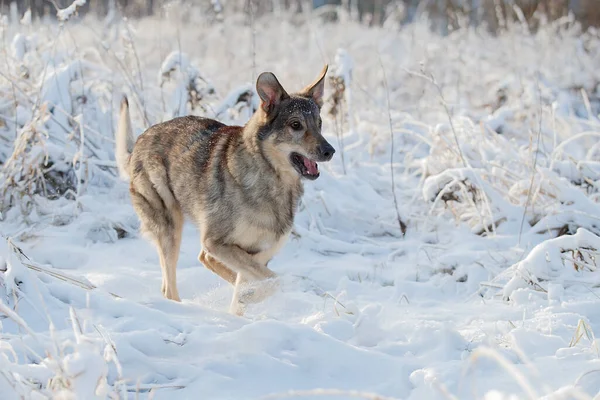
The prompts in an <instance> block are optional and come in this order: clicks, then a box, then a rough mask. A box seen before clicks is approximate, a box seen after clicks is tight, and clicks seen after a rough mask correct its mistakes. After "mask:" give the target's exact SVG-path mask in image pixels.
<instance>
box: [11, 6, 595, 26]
mask: <svg viewBox="0 0 600 400" xmlns="http://www.w3.org/2000/svg"><path fill="white" fill-rule="evenodd" d="M71 3H72V1H71V0H18V1H12V0H1V1H0V12H2V14H7V13H8V12H9V8H10V7H11V4H12V7H13V13H18V14H19V15H23V14H24V13H25V12H26V11H27V10H28V9H30V10H31V16H32V18H55V17H56V12H55V10H56V8H64V7H66V6H68V5H70V4H71ZM165 3H166V2H165V0H88V1H87V2H86V4H84V5H82V6H81V7H79V8H78V12H79V13H80V14H87V13H95V14H97V16H100V17H106V16H108V15H111V13H113V12H115V11H117V12H121V13H123V15H125V16H127V17H133V18H140V17H144V16H153V15H157V14H160V13H161V12H163V11H162V10H163V8H164V7H163V6H164V4H165ZM172 3H173V2H169V4H172ZM176 3H178V4H179V5H180V6H182V7H191V6H198V5H203V6H204V7H205V10H206V13H207V14H213V13H216V14H223V15H226V14H228V13H238V12H240V11H243V12H246V13H248V14H253V15H254V16H261V15H264V14H266V13H271V12H275V13H276V12H281V11H288V12H289V11H291V12H298V13H302V12H303V11H307V10H310V9H313V10H314V9H321V11H322V13H321V15H322V16H323V18H325V19H329V20H332V21H335V20H336V19H337V18H339V15H338V14H339V12H340V11H339V9H340V8H341V9H343V10H346V11H347V12H348V13H349V15H350V16H351V17H352V18H353V19H355V20H357V21H360V22H362V23H365V24H367V25H370V26H376V25H380V26H381V25H384V24H386V23H387V24H398V25H405V24H409V23H411V22H413V21H414V19H415V18H417V17H418V16H420V15H423V14H426V15H427V16H428V18H429V19H430V21H431V24H432V25H433V27H434V28H435V29H436V30H438V31H439V32H440V33H446V32H448V31H449V30H452V29H453V28H454V29H456V28H458V27H459V26H461V24H468V25H470V26H480V25H482V24H484V25H485V26H486V27H488V29H489V30H490V31H491V32H496V31H497V30H498V29H499V28H501V27H502V26H503V25H504V24H505V23H506V21H511V20H523V19H524V20H526V21H527V22H528V23H529V24H530V25H531V26H530V27H531V28H533V29H535V27H536V25H537V24H538V23H539V19H538V18H535V17H537V16H544V17H545V18H547V20H549V21H553V20H557V19H559V18H562V17H565V16H568V15H569V14H571V15H572V17H574V18H575V19H576V20H577V21H579V22H580V23H581V25H582V27H583V28H584V29H585V28H588V27H596V26H598V25H599V24H600V7H599V4H598V0H312V1H310V0H179V1H177V2H176ZM331 6H342V7H335V8H332V7H331ZM216 20H220V19H219V18H217V19H216Z"/></svg>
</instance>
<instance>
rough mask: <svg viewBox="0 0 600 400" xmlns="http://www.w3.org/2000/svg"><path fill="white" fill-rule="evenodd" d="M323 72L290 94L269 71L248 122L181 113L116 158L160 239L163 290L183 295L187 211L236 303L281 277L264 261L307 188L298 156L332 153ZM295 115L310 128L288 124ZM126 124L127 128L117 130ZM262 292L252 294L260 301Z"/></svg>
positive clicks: (147, 227)
mask: <svg viewBox="0 0 600 400" xmlns="http://www.w3.org/2000/svg"><path fill="white" fill-rule="evenodd" d="M324 71H326V69H324ZM323 78H324V72H323V73H322V77H321V79H320V80H318V81H317V82H316V83H315V84H313V86H309V87H308V88H307V89H305V91H304V92H302V93H301V94H300V95H292V96H290V95H287V93H285V91H284V90H283V88H281V87H280V85H279V83H278V82H277V81H276V79H275V78H274V76H272V78H271V76H266V77H265V75H263V78H262V81H261V78H259V83H258V84H257V85H259V86H258V88H259V89H260V90H262V92H261V93H260V94H261V98H263V102H262V105H261V106H262V109H261V110H259V111H257V112H256V113H255V114H254V116H253V117H252V119H251V120H250V121H249V122H248V124H246V126H244V127H240V126H226V125H224V124H222V123H220V122H218V121H215V120H211V119H207V118H200V117H194V116H187V117H179V118H175V119H172V120H170V121H167V122H163V123H160V124H157V125H154V126H152V127H150V128H149V129H148V130H146V131H145V132H144V133H143V134H142V135H140V136H139V138H138V139H137V142H136V143H135V146H134V149H133V152H132V153H131V155H130V156H129V158H128V159H127V162H126V165H124V166H122V165H123V164H124V163H123V162H122V163H119V166H122V168H125V169H126V171H122V175H127V176H129V177H130V193H131V198H132V203H133V205H134V208H135V210H136V212H137V214H138V216H139V217H140V220H141V223H142V230H143V231H144V232H145V233H146V234H148V235H149V236H150V238H151V239H152V240H153V241H154V242H155V244H156V246H157V249H158V253H159V257H160V263H161V267H162V270H163V286H162V292H163V294H164V296H165V297H167V298H169V299H173V300H179V293H178V291H177V286H176V274H175V268H176V264H177V260H178V256H179V247H180V243H181V232H182V229H183V221H184V216H188V217H190V218H191V219H192V220H193V221H194V222H195V223H196V225H197V226H198V227H199V228H200V234H201V241H202V247H203V249H202V252H201V253H200V255H199V259H200V261H201V262H202V263H203V264H205V265H206V266H207V268H209V269H210V270H212V271H213V272H215V273H216V274H218V275H219V276H221V277H222V278H223V279H225V280H227V281H228V282H230V283H235V285H236V292H235V293H236V294H235V295H234V302H233V303H235V302H236V301H238V300H239V299H237V297H238V296H239V295H240V294H239V293H238V291H239V286H240V285H242V284H245V283H247V282H251V281H261V280H265V279H268V278H273V277H275V273H273V271H271V270H270V269H269V268H267V263H268V262H269V261H270V260H271V258H272V257H273V256H274V255H275V254H276V253H277V252H278V251H279V249H280V248H281V247H282V246H283V245H284V244H285V241H286V239H287V237H288V235H289V232H290V231H291V229H292V225H293V221H294V215H295V212H296V208H297V205H298V201H299V199H300V196H302V193H303V185H302V181H301V174H300V172H299V171H300V169H298V168H303V167H302V166H301V165H300V164H302V163H300V164H298V165H300V167H298V165H296V166H294V165H293V164H292V161H291V158H290V157H291V154H292V152H299V153H302V154H306V156H303V157H306V158H308V157H310V159H317V160H324V161H328V160H329V159H330V158H331V156H332V155H333V151H334V150H333V148H332V147H331V146H330V145H329V144H328V143H327V142H326V141H325V139H324V138H323V137H322V136H321V134H320V116H319V108H320V104H321V103H320V100H321V96H322V84H323V83H322V82H323ZM317 85H318V86H317ZM317 89H318V90H320V91H317ZM124 113H127V117H128V109H127V103H126V102H123V106H122V110H121V114H122V115H121V121H125V122H126V123H127V122H128V118H125V115H124ZM290 121H292V122H290ZM295 121H296V122H297V121H300V123H301V125H302V127H303V129H304V131H303V132H304V134H303V135H301V132H302V131H299V130H297V129H296V130H293V129H292V128H290V127H289V126H288V124H290V123H293V122H295ZM292 126H296V127H297V126H298V125H297V124H296V125H292ZM125 131H131V129H130V127H128V126H125V127H120V128H119V132H125ZM125 138H126V136H124V135H122V134H121V135H120V138H118V140H121V141H122V143H121V144H120V145H121V147H120V148H125V147H126V146H125V145H124V142H123V140H125ZM323 154H325V155H323ZM121 159H125V157H124V156H123V154H121ZM305 162H306V161H305ZM304 165H307V164H304ZM306 171H308V170H306ZM123 172H126V173H123ZM302 173H308V172H302ZM317 176H318V175H317ZM311 179H316V177H312V178H311ZM263 295H264V294H263ZM260 297H261V294H255V298H254V301H256V300H258V299H260ZM236 299H237V300H236ZM232 305H234V304H232ZM236 312H239V310H238V311H236Z"/></svg>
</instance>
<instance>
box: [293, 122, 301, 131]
mask: <svg viewBox="0 0 600 400" xmlns="http://www.w3.org/2000/svg"><path fill="white" fill-rule="evenodd" d="M290 126H291V127H292V129H293V130H295V131H299V130H300V129H302V124H301V123H300V122H298V121H294V122H292V123H291V124H290Z"/></svg>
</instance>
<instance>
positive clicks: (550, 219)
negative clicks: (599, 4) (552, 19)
mask: <svg viewBox="0 0 600 400" xmlns="http://www.w3.org/2000/svg"><path fill="white" fill-rule="evenodd" d="M197 18H199V17H198V16H197V15H195V14H192V13H191V12H190V13H182V10H180V9H176V8H175V9H171V10H169V14H168V15H167V16H166V17H165V18H161V19H158V18H157V19H149V18H148V19H144V20H140V21H128V22H127V21H123V20H120V19H119V18H117V17H114V19H112V20H107V21H95V20H93V19H91V18H90V19H86V20H83V21H82V20H77V19H74V20H71V21H68V22H67V23H66V24H64V25H63V26H62V27H59V26H57V25H53V24H42V23H39V22H38V23H34V24H33V25H32V24H30V22H29V21H27V20H26V19H25V20H23V21H22V23H20V24H19V23H12V22H9V21H8V20H6V19H5V20H3V25H2V35H3V43H4V48H3V51H4V52H3V53H2V58H3V59H5V60H6V62H2V61H0V64H1V65H2V68H0V160H1V161H3V163H4V164H3V166H2V167H3V170H2V175H0V185H1V188H0V189H1V191H0V193H4V198H5V199H6V198H8V197H9V196H10V195H15V196H16V200H15V199H13V205H14V206H13V207H11V208H8V207H6V205H7V203H4V209H3V210H2V211H3V215H2V216H3V218H2V221H1V222H0V231H1V233H2V235H3V236H5V237H6V238H10V240H9V241H7V240H5V239H4V238H3V239H2V242H1V243H0V398H2V399H3V400H4V399H7V400H9V399H19V398H26V399H29V398H32V399H33V398H35V399H37V398H48V397H51V396H55V398H69V399H70V398H75V399H92V398H95V397H94V396H97V397H98V398H107V397H108V398H131V399H133V398H154V399H215V400H216V399H236V400H242V399H261V398H281V397H284V396H292V395H293V396H294V398H302V399H308V398H313V397H315V396H319V398H331V399H333V398H341V399H343V398H353V397H357V396H362V397H363V398H371V399H375V398H377V399H385V398H393V399H407V400H408V399H410V400H417V399H432V400H434V399H461V400H462V399H465V400H467V399H489V400H492V399H494V400H495V399H509V398H510V399H513V398H514V399H537V398H544V399H591V398H593V397H594V396H598V395H599V394H600V343H599V342H598V340H596V339H595V336H594V335H598V334H600V291H599V290H598V288H597V287H598V286H599V285H600V276H599V275H598V274H599V272H598V271H597V268H598V267H597V259H598V256H599V255H600V237H599V236H598V235H600V205H599V200H600V194H599V193H600V191H599V189H600V140H599V137H600V120H599V119H598V114H599V110H600V97H599V96H600V86H598V85H599V83H598V82H600V69H599V68H598V67H597V66H598V65H599V62H600V51H599V50H600V39H599V38H598V35H597V34H595V33H591V34H581V33H580V32H578V30H577V27H576V26H573V24H572V23H571V22H570V21H568V20H561V21H558V22H556V23H554V24H551V25H550V24H548V25H546V26H544V27H543V28H542V29H541V31H539V32H537V33H536V34H529V33H528V32H527V30H526V28H525V27H523V26H521V25H515V26H511V27H509V29H507V30H506V31H505V32H502V33H501V34H500V35H498V36H497V37H493V36H490V35H488V34H487V33H485V32H484V31H483V30H467V29H463V30H458V31H456V32H454V33H452V34H450V35H449V36H446V37H440V36H437V35H435V34H433V33H430V32H429V31H428V30H427V28H426V24H425V23H424V22H418V23H415V24H414V25H409V26H407V27H405V28H404V29H403V30H402V31H399V32H398V31H397V30H388V29H376V28H372V29H368V28H365V27H361V26H359V25H356V24H354V23H352V22H346V21H342V22H341V23H340V24H335V25H323V24H321V23H320V22H319V21H318V20H317V19H314V18H313V19H311V20H310V21H309V23H300V22H302V21H301V18H304V16H303V17H298V16H294V17H291V16H287V15H282V16H278V17H267V18H264V19H257V20H256V21H255V22H254V27H252V26H248V25H244V19H243V17H235V16H231V17H228V18H226V20H225V22H224V24H215V25H208V24H207V23H205V22H202V23H199V22H198V21H197ZM252 28H254V29H252ZM253 30H254V34H253V33H252V32H253ZM325 62H328V63H330V76H332V77H338V78H339V80H341V81H344V82H345V89H346V90H345V92H344V93H343V94H341V98H340V99H341V105H340V106H339V107H338V114H337V117H331V116H330V114H329V113H330V109H331V104H332V100H331V99H330V101H329V103H328V105H327V106H326V107H325V108H324V109H323V115H324V116H328V117H327V118H324V119H325V121H324V132H325V136H326V137H327V138H328V139H329V140H330V142H331V143H332V144H333V145H334V146H335V147H336V149H337V153H336V156H335V157H334V159H333V160H332V162H331V163H328V164H321V171H322V173H321V177H320V178H319V179H318V180H316V181H314V182H307V183H306V184H305V188H306V195H305V197H304V199H303V203H302V206H301V209H300V212H299V214H298V217H297V220H296V224H295V235H294V237H293V238H292V239H291V240H290V241H289V242H288V243H287V245H286V246H285V247H284V249H283V250H282V251H281V253H280V254H278V255H277V256H276V258H275V259H274V260H273V261H272V263H271V264H270V265H271V266H272V268H273V269H274V270H275V271H276V272H278V273H279V274H280V275H281V276H282V277H283V280H284V284H283V286H282V289H281V291H280V292H278V293H276V295H274V296H273V297H271V298H269V299H268V300H267V301H265V302H263V303H261V304H257V305H253V306H251V307H250V308H249V310H248V313H247V315H246V316H245V317H236V316H233V315H231V314H228V313H227V308H228V304H229V300H230V296H231V293H232V289H231V287H229V286H228V285H227V284H226V283H224V282H222V281H220V280H219V279H217V277H216V276H215V275H213V274H212V273H211V272H210V271H209V270H207V269H205V268H204V267H203V266H202V265H201V264H200V263H199V261H198V260H197V255H198V253H199V251H200V244H199V237H198V234H197V232H196V230H195V228H194V227H193V226H192V225H191V224H188V225H186V228H185V231H184V239H183V244H182V251H181V256H180V259H179V264H178V286H179V291H180V294H181V297H182V303H174V302H171V301H168V300H165V299H163V298H162V297H161V294H160V279H161V273H160V269H159V266H158V257H157V255H156V253H155V250H154V248H153V247H152V246H151V244H150V243H149V242H147V241H146V240H145V239H143V238H142V237H141V236H140V235H139V234H138V233H137V227H138V220H137V217H136V215H135V213H134V212H133V208H132V206H131V204H130V201H129V195H128V189H127V184H126V183H125V182H122V181H120V180H119V179H118V177H117V173H116V170H115V168H114V165H115V163H114V151H113V139H112V137H113V132H114V127H115V123H116V119H117V115H116V110H117V108H118V104H119V100H120V96H121V94H122V93H127V94H128V96H129V98H130V101H131V102H132V112H133V118H134V125H135V130H136V133H137V134H139V133H141V132H142V131H143V130H144V128H145V127H147V126H148V124H152V123H156V122H159V121H161V120H164V119H168V118H171V117H173V116H175V115H181V114H185V113H194V114H199V115H206V116H209V117H215V115H217V116H218V118H219V119H221V120H223V121H225V122H230V123H243V122H244V121H245V120H246V119H247V118H248V116H249V113H248V112H249V111H248V105H247V104H244V103H243V102H242V103H241V104H240V103H238V104H236V100H237V99H238V97H239V95H240V94H241V93H243V92H244V91H248V90H250V96H251V95H252V93H251V90H252V87H253V80H254V79H255V78H256V76H257V75H258V73H260V72H262V71H265V70H270V71H272V72H274V73H275V74H276V75H277V76H278V78H279V79H280V81H281V82H282V84H283V85H284V87H286V88H287V89H289V90H290V91H293V90H297V89H300V88H301V87H303V86H304V85H306V84H307V83H309V82H310V81H312V79H314V77H316V75H317V74H318V72H319V71H320V69H321V67H322V65H323V63H325ZM384 72H385V75H384ZM190 85H192V86H193V87H194V88H195V90H196V92H197V93H198V94H199V96H201V97H202V99H198V103H199V105H198V106H197V107H196V108H195V109H194V110H191V109H190V107H189V104H188V105H187V106H186V104H185V101H186V99H187V96H188V91H187V88H188V87H190ZM326 91H327V95H331V94H332V93H333V92H334V91H333V85H332V82H328V84H327V87H326ZM388 99H389V107H388ZM15 100H16V103H17V104H18V107H17V108H15ZM250 103H252V101H250ZM15 135H18V137H19V140H17V141H15ZM20 146H22V147H20ZM46 156H48V157H50V159H52V160H53V167H54V171H53V172H54V173H59V172H60V173H62V172H64V171H66V172H65V173H62V174H59V175H58V176H60V177H63V178H64V177H65V176H66V177H67V178H65V179H67V180H69V179H70V180H71V181H73V182H77V178H76V177H79V178H81V179H83V180H84V183H83V184H79V185H78V184H76V183H75V184H74V186H73V187H72V188H71V192H70V193H69V194H68V195H67V196H66V197H68V198H69V199H67V198H65V197H64V196H63V197H61V198H59V199H58V200H53V201H48V200H44V199H43V198H41V197H39V196H37V197H35V196H34V197H30V196H29V195H28V193H30V192H31V188H33V187H38V188H39V187H40V185H41V183H42V179H40V178H39V175H35V174H36V173H37V172H39V171H40V169H39V168H38V167H37V165H38V161H39V162H43V160H44V157H46ZM73 162H75V168H74V169H73V168H72V167H71V165H72V163H73ZM69 173H70V175H69ZM65 174H66V175H65ZM32 176H33V178H32ZM73 176H75V178H73ZM52 177H56V175H52V173H50V172H47V173H46V178H47V179H46V181H45V183H46V184H47V185H48V190H50V189H49V188H50V187H51V186H52V184H53V182H54V181H52V182H50V180H51V179H50V178H52ZM36 185H37V186H36ZM58 186H60V185H58ZM394 196H395V198H396V202H395V201H394ZM31 199H33V200H31ZM395 203H397V206H396V204H395ZM398 216H400V218H401V220H402V221H403V222H405V223H406V224H407V232H406V235H405V236H404V237H403V236H402V235H401V233H400V227H399V223H398ZM290 391H294V392H290ZM359 392H360V393H359ZM369 393H370V394H369ZM61 396H62V397H61ZM267 396H271V397H267ZM377 396H379V397H377ZM511 396H513V397H511Z"/></svg>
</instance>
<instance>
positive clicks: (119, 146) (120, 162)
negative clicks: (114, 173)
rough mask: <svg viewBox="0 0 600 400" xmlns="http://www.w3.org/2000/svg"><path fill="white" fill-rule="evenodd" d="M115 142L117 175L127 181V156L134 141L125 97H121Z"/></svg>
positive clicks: (127, 102)
mask: <svg viewBox="0 0 600 400" xmlns="http://www.w3.org/2000/svg"><path fill="white" fill-rule="evenodd" d="M115 141H116V146H115V158H116V160H117V168H118V169H119V175H120V176H121V178H123V179H125V180H127V179H129V156H130V155H131V152H132V151H133V145H134V140H133V131H132V129H131V117H130V116H129V101H128V100H127V96H125V95H123V99H122V100H121V110H120V112H119V122H118V124H117V137H116V140H115Z"/></svg>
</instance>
